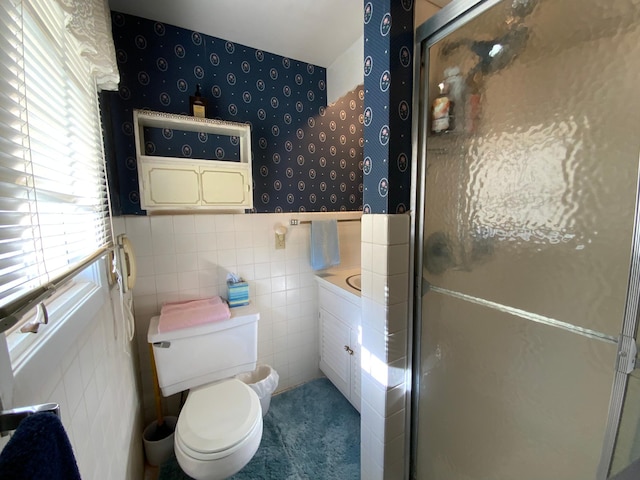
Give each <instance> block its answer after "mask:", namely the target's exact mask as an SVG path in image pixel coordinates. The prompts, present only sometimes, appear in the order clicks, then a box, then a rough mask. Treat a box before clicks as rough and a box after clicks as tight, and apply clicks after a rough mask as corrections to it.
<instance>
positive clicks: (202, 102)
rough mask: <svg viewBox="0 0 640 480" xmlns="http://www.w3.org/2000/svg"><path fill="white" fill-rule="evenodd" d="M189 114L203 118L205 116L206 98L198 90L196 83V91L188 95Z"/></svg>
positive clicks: (198, 86)
mask: <svg viewBox="0 0 640 480" xmlns="http://www.w3.org/2000/svg"><path fill="white" fill-rule="evenodd" d="M189 107H190V109H191V115H193V116H194V117H200V118H205V117H206V116H207V99H206V98H204V97H203V96H202V93H201V92H200V84H197V85H196V93H195V94H193V95H190V96H189Z"/></svg>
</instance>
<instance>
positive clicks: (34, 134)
mask: <svg viewBox="0 0 640 480" xmlns="http://www.w3.org/2000/svg"><path fill="white" fill-rule="evenodd" d="M0 5H1V8H0V56H1V58H0V331H4V330H6V328H8V327H10V326H11V324H13V323H15V320H16V319H17V317H18V316H19V314H20V313H21V312H23V311H25V310H26V309H27V308H31V307H32V306H33V305H34V304H35V303H37V302H39V301H41V300H42V298H43V297H45V296H47V295H49V294H50V293H51V292H53V291H54V290H55V285H56V284H57V283H59V282H60V281H62V280H63V279H65V278H67V277H68V276H69V275H70V274H71V273H73V272H75V271H77V270H79V269H80V268H81V267H82V266H85V265H86V264H87V262H88V261H90V260H93V259H95V258H97V257H98V256H99V255H100V254H101V252H103V251H104V250H105V249H106V248H108V247H109V246H110V243H111V232H110V228H109V227H110V220H109V206H108V194H107V184H106V175H105V168H104V156H103V152H102V138H101V128H100V117H99V107H98V98H97V88H96V85H95V81H94V78H93V75H92V73H91V70H90V66H89V65H88V64H87V62H86V61H85V60H84V58H82V56H81V54H80V48H79V46H78V45H77V44H76V43H75V42H76V41H75V39H74V38H73V37H72V36H71V35H69V34H67V32H66V28H65V21H66V20H65V14H64V12H63V11H62V10H61V9H60V8H59V6H58V5H57V3H56V2H52V1H51V0H0Z"/></svg>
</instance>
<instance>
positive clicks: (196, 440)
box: [176, 379, 262, 453]
mask: <svg viewBox="0 0 640 480" xmlns="http://www.w3.org/2000/svg"><path fill="white" fill-rule="evenodd" d="M260 420H262V411H261V409H260V400H259V399H258V395H257V394H256V393H255V392H254V391H253V390H251V388H250V387H249V386H247V385H245V384H244V383H242V382H241V381H240V380H237V379H231V380H225V381H223V382H219V383H215V384H212V385H205V386H203V387H199V388H196V389H192V390H191V391H190V392H189V395H188V397H187V401H186V402H185V404H184V406H183V407H182V411H181V412H180V415H179V417H178V423H177V425H176V435H178V436H179V437H180V439H181V440H182V443H183V445H185V446H186V447H188V448H189V449H191V450H193V451H195V452H198V453H215V452H220V451H223V450H228V449H229V448H231V447H233V446H234V445H237V444H238V443H240V442H242V441H243V440H244V439H245V438H246V437H247V436H248V435H249V433H250V432H251V431H252V430H253V428H254V427H255V424H256V422H258V421H260Z"/></svg>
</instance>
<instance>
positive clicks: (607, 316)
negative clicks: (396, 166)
mask: <svg viewBox="0 0 640 480" xmlns="http://www.w3.org/2000/svg"><path fill="white" fill-rule="evenodd" d="M456 69H457V72H458V73H456ZM638 72H640V6H639V4H638V3H637V2H633V1H628V0H614V1H611V2H597V1H596V0H563V1H553V0H528V1H527V0H513V1H504V2H501V3H499V4H497V5H496V6H494V7H492V8H491V9H489V10H488V11H486V12H484V13H482V14H481V15H479V16H478V17H477V18H474V19H473V20H471V21H470V22H468V23H466V24H464V25H463V26H462V27H461V28H458V29H457V30H455V31H454V32H453V33H451V34H449V35H448V36H446V37H445V38H443V39H442V40H440V41H438V42H437V43H436V44H435V45H434V46H433V47H431V48H430V50H429V92H430V98H429V99H428V102H427V104H428V105H431V104H433V102H434V100H435V98H436V96H437V93H438V88H437V85H438V84H439V83H441V82H443V83H445V84H446V85H447V86H448V89H449V92H448V96H449V98H450V99H451V100H453V102H454V105H453V113H454V118H453V122H452V125H450V126H449V129H448V130H445V131H444V132H440V133H437V134H436V133H433V132H432V131H431V130H432V127H433V126H434V122H430V123H429V124H428V126H427V129H428V141H427V165H428V168H427V179H426V192H427V197H426V227H425V236H424V238H425V250H426V252H425V254H426V255H425V257H426V261H425V277H426V278H427V279H428V281H429V282H430V283H432V284H434V285H438V286H442V287H444V288H447V289H451V290H455V291H460V292H464V293H466V294H468V295H471V296H474V297H479V298H484V299H488V300H491V301H494V302H497V303H500V304H504V305H508V306H511V307H515V308H519V309H522V310H525V311H529V312H533V313H536V314H538V315H542V316H546V317H549V318H552V319H555V320H559V321H562V322H566V323H569V324H572V325H577V326H580V327H583V328H587V329H591V330H595V331H599V332H603V333H605V334H607V335H610V336H612V337H616V336H617V335H618V334H619V332H620V329H621V324H622V318H623V310H624V301H625V295H626V286H627V280H628V276H629V258H630V241H631V232H632V227H633V208H634V200H635V194H636V191H635V190H636V181H637V177H638V153H639V149H640V143H639V141H638V138H639V137H638V132H640V95H638V94H637V89H638V82H637V80H638Z"/></svg>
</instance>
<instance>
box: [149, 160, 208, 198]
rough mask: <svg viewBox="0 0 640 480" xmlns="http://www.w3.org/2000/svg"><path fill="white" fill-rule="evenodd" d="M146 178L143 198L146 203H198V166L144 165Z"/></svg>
mask: <svg viewBox="0 0 640 480" xmlns="http://www.w3.org/2000/svg"><path fill="white" fill-rule="evenodd" d="M143 175H144V178H145V180H146V182H145V183H146V185H145V186H146V187H147V188H145V189H144V200H145V203H146V205H150V206H166V205H186V206H188V205H198V204H199V203H200V186H199V179H198V176H199V175H198V168H197V167H193V166H188V165H187V166H184V167H172V166H168V165H167V166H163V165H144V166H143Z"/></svg>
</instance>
